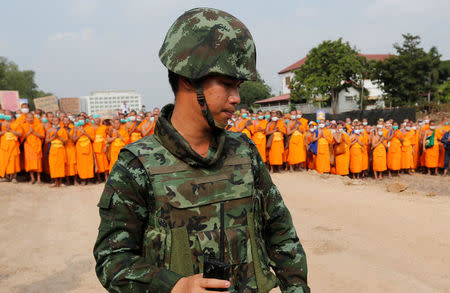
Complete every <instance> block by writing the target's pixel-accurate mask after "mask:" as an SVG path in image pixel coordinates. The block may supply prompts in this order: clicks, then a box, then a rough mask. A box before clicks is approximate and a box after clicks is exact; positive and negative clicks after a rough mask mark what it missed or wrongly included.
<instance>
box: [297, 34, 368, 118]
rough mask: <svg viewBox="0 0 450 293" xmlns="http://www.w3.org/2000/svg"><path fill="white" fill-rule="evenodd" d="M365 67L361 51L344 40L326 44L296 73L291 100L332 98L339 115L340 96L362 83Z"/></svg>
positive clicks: (313, 51) (317, 49)
mask: <svg viewBox="0 0 450 293" xmlns="http://www.w3.org/2000/svg"><path fill="white" fill-rule="evenodd" d="M361 72H362V64H361V61H360V59H359V58H358V52H357V51H356V49H355V48H352V47H351V46H350V44H349V43H348V42H343V41H342V38H339V39H338V40H336V41H330V40H328V41H324V42H322V43H321V44H320V45H319V46H317V47H315V48H312V49H311V51H309V53H308V55H307V59H306V61H305V64H304V65H302V66H301V67H300V68H299V69H297V70H296V71H295V75H294V78H293V79H292V81H291V83H290V87H291V101H294V102H295V101H300V100H303V99H306V100H309V101H311V100H313V101H315V102H317V101H321V102H323V101H326V100H328V99H331V106H332V109H333V113H334V114H336V113H337V112H338V103H337V102H338V94H339V92H340V91H341V90H343V89H347V88H349V87H351V86H353V85H355V84H358V82H359V76H360V75H361Z"/></svg>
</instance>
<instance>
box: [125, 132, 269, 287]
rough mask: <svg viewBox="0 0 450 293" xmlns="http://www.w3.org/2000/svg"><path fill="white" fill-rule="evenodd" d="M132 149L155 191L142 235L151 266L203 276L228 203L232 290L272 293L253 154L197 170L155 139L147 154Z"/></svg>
mask: <svg viewBox="0 0 450 293" xmlns="http://www.w3.org/2000/svg"><path fill="white" fill-rule="evenodd" d="M147 146H148V147H147ZM127 149H128V150H129V151H131V152H132V153H133V154H134V155H135V156H137V157H138V158H139V159H140V161H141V162H142V164H143V166H144V168H145V170H146V171H147V175H148V177H149V179H150V182H151V185H152V189H153V197H152V198H151V199H150V202H151V203H150V206H151V209H152V210H150V213H149V214H150V216H149V224H148V228H147V229H146V231H145V233H144V237H143V254H144V257H146V258H149V260H150V263H153V264H156V265H157V266H158V267H163V268H166V269H169V270H171V271H174V272H176V273H178V274H181V275H183V276H190V275H193V274H198V273H202V272H203V261H204V257H205V256H213V257H214V256H215V257H217V255H216V254H217V253H218V252H219V239H220V238H219V235H220V232H219V227H220V217H219V213H220V203H221V202H223V203H224V210H225V235H226V237H225V238H226V239H225V240H226V241H225V261H226V262H227V263H229V264H230V265H231V270H232V280H233V281H232V287H231V288H230V291H231V292H269V291H270V290H271V289H272V288H274V287H275V286H276V284H277V282H276V277H275V275H274V274H273V273H272V272H271V271H270V269H269V265H268V264H269V258H268V255H267V251H266V247H265V244H264V240H263V238H262V237H261V235H262V234H261V229H262V227H261V223H262V221H261V218H262V213H261V199H260V196H258V195H257V194H256V191H255V189H254V180H253V173H252V169H251V160H250V158H249V157H248V156H245V155H242V156H241V155H239V154H236V155H235V156H233V157H227V158H226V159H225V160H224V161H221V162H218V163H216V164H215V165H214V166H210V167H207V168H203V167H202V168H193V167H191V166H189V165H188V164H186V163H185V162H183V161H181V160H179V159H178V158H176V157H175V156H174V155H172V154H171V153H170V152H169V151H168V150H166V149H165V148H164V147H163V146H162V145H161V144H160V142H158V141H157V140H156V139H155V138H154V137H149V139H147V140H146V148H145V150H143V148H133V146H129V147H127Z"/></svg>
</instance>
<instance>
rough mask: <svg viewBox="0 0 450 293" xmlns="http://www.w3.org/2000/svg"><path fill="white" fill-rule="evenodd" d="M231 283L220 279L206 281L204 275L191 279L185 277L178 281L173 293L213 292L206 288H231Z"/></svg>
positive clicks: (191, 277) (194, 276)
mask: <svg viewBox="0 0 450 293" xmlns="http://www.w3.org/2000/svg"><path fill="white" fill-rule="evenodd" d="M230 285H231V284H230V282H229V281H225V280H218V279H205V278H203V274H197V275H193V276H190V277H184V278H181V279H180V280H178V282H177V283H176V284H175V286H174V287H173V288H172V291H171V293H197V292H198V293H200V292H201V293H203V292H213V291H209V290H206V288H224V289H226V288H229V287H230Z"/></svg>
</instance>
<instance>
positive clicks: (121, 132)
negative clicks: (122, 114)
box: [109, 126, 129, 172]
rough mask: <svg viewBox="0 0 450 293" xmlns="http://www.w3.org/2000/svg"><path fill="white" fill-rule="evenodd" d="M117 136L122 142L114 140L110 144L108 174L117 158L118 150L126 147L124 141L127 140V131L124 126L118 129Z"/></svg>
mask: <svg viewBox="0 0 450 293" xmlns="http://www.w3.org/2000/svg"><path fill="white" fill-rule="evenodd" d="M119 135H120V136H122V137H123V139H124V140H122V139H120V138H116V139H115V140H113V142H111V149H110V152H111V160H110V162H109V171H110V172H111V169H112V168H113V166H114V164H115V163H116V161H117V159H118V158H119V153H120V150H121V149H122V148H123V147H124V146H125V145H126V141H127V140H128V139H129V137H128V131H127V130H126V129H125V127H124V126H121V127H120V128H119Z"/></svg>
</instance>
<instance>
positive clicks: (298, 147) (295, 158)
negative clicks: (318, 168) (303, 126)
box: [287, 124, 306, 165]
mask: <svg viewBox="0 0 450 293" xmlns="http://www.w3.org/2000/svg"><path fill="white" fill-rule="evenodd" d="M294 125H295V124H294ZM294 125H292V126H294ZM288 127H289V126H288ZM305 161H306V148H305V137H304V136H303V134H302V133H301V132H300V131H299V130H298V129H297V130H295V131H294V132H293V133H292V134H291V138H290V139H289V152H288V157H287V162H288V163H289V165H296V164H300V163H303V162H305Z"/></svg>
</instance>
